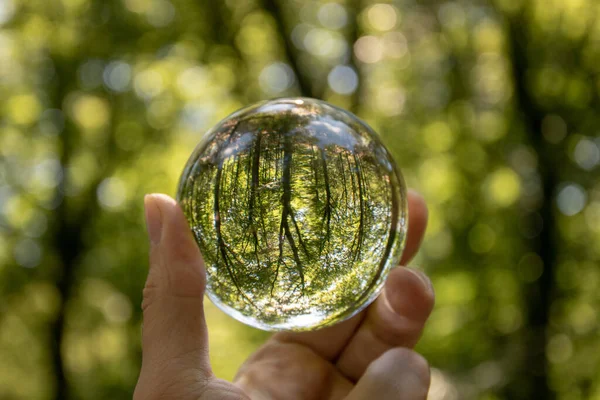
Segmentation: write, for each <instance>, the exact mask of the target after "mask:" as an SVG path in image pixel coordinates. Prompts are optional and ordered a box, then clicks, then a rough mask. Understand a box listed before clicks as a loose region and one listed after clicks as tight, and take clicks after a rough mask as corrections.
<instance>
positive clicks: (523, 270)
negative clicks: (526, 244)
mask: <svg viewBox="0 0 600 400" xmlns="http://www.w3.org/2000/svg"><path fill="white" fill-rule="evenodd" d="M518 271H519V276H520V277H521V279H522V280H523V282H527V283H531V282H535V281H537V280H538V279H539V278H540V277H541V276H542V273H543V272H544V262H543V261H542V259H541V258H540V256H538V255H537V254H535V253H527V254H525V255H524V256H523V257H522V258H521V260H520V261H519V265H518Z"/></svg>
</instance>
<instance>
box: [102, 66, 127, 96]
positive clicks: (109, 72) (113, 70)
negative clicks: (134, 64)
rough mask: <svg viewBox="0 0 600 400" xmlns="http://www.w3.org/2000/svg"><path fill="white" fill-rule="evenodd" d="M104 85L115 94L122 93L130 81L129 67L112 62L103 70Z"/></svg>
mask: <svg viewBox="0 0 600 400" xmlns="http://www.w3.org/2000/svg"><path fill="white" fill-rule="evenodd" d="M102 77H103V79H104V84H105V85H106V86H107V87H108V88H109V89H111V90H113V91H115V92H124V91H126V90H127V89H128V88H129V83H130V81H131V67H130V66H129V64H127V63H126V62H123V61H113V62H111V63H109V64H108V65H107V66H106V68H104V73H103V74H102Z"/></svg>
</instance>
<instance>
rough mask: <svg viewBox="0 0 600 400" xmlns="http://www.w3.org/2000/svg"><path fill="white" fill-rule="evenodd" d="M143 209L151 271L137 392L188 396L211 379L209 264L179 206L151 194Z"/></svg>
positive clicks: (147, 287) (144, 309) (145, 298)
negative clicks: (176, 390) (176, 388)
mask: <svg viewBox="0 0 600 400" xmlns="http://www.w3.org/2000/svg"><path fill="white" fill-rule="evenodd" d="M144 206H145V213H146V224H147V227H148V236H149V238H150V270H149V273H148V279H147V281H146V286H145V288H144V295H143V302H142V309H143V317H144V324H143V329H142V331H143V332H142V348H143V349H142V371H141V374H140V380H139V383H138V389H140V387H142V388H143V387H152V391H153V392H154V393H153V394H154V396H155V395H156V394H157V393H156V391H157V390H158V391H159V392H160V388H157V385H158V386H160V385H161V382H164V384H165V386H167V388H168V390H172V389H173V387H172V386H173V383H174V382H178V383H180V384H181V385H185V386H186V387H187V388H188V390H189V389H190V388H191V387H199V389H200V388H201V387H202V386H204V385H206V384H207V383H208V381H209V380H210V379H211V377H212V371H211V368H210V364H209V359H208V336H207V329H206V321H205V319H204V308H203V297H204V287H205V283H206V272H205V269H204V263H203V261H202V257H201V255H200V250H199V249H198V246H197V244H196V242H195V240H194V238H193V236H192V234H191V231H190V228H189V226H188V223H187V220H186V218H185V216H184V214H183V212H182V211H181V208H180V207H179V206H178V205H177V203H176V202H175V200H173V199H172V198H170V197H168V196H166V195H161V194H152V195H148V196H146V197H145V199H144ZM198 385H199V386H198ZM137 391H138V390H136V392H137ZM140 396H141V397H140V398H150V397H144V396H143V395H141V394H140ZM161 398H162V397H161Z"/></svg>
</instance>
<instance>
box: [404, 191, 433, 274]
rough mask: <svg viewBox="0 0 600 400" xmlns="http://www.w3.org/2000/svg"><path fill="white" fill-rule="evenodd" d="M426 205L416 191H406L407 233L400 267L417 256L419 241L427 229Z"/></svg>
mask: <svg viewBox="0 0 600 400" xmlns="http://www.w3.org/2000/svg"><path fill="white" fill-rule="evenodd" d="M428 215H429V213H428V211H427V205H426V204H425V200H424V199H423V197H422V196H421V195H420V194H419V193H418V192H416V191H414V190H412V189H410V190H409V191H408V218H409V219H408V233H407V235H406V245H405V247H404V253H402V259H401V260H400V265H407V264H408V263H409V262H410V260H412V258H413V257H414V256H415V254H417V251H418V250H419V247H420V246H421V241H422V240H423V236H424V235H425V228H427V217H428Z"/></svg>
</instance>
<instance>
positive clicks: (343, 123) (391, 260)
mask: <svg viewBox="0 0 600 400" xmlns="http://www.w3.org/2000/svg"><path fill="white" fill-rule="evenodd" d="M178 200H179V202H180V204H181V206H182V208H183V210H184V213H185V214H186V216H187V218H188V220H189V222H190V226H191V228H192V231H193V233H194V236H195V238H196V241H197V243H198V245H199V247H200V249H201V251H202V254H203V256H204V260H205V263H206V269H207V278H208V283H207V294H208V296H209V298H210V299H211V300H212V301H213V302H214V303H215V304H216V305H217V306H218V307H219V308H221V309H222V310H223V311H225V312H226V313H227V314H229V315H230V316H232V317H234V318H236V319H238V320H240V321H242V322H244V323H246V324H248V325H251V326H254V327H256V328H260V329H265V330H310V329H317V328H321V327H324V326H328V325H332V324H334V323H337V322H340V321H342V320H344V319H347V318H349V317H351V316H352V315H354V314H356V313H357V312H359V311H360V310H362V309H363V308H364V307H366V306H367V305H368V304H369V303H370V302H371V301H373V300H374V298H375V297H376V296H377V294H378V293H379V291H380V290H381V287H382V285H383V283H384V280H385V277H386V276H387V273H388V272H389V270H390V268H392V267H393V266H395V265H396V264H397V263H398V262H399V259H400V255H401V252H402V249H403V246H404V238H405V234H406V227H407V218H406V212H407V210H406V191H405V186H404V182H403V179H402V177H401V175H400V173H399V171H398V169H397V167H396V166H395V163H394V161H393V160H392V158H391V156H390V154H389V153H388V151H387V150H386V149H385V147H384V146H383V145H382V144H381V142H380V141H379V139H378V138H377V136H376V134H375V133H374V132H373V131H372V130H371V129H370V128H369V127H368V126H366V124H364V123H363V122H362V121H360V120H359V119H358V118H357V117H355V116H354V115H352V114H350V113H348V112H346V111H344V110H341V109H339V108H337V107H334V106H332V105H329V104H327V103H325V102H322V101H318V100H313V99H306V98H292V99H279V100H271V101H265V102H260V103H257V104H255V105H252V106H250V107H247V108H244V109H242V110H240V111H238V112H236V113H234V114H232V115H230V116H229V117H227V118H226V119H224V120H223V121H221V122H220V123H219V124H218V125H217V126H216V127H214V128H213V129H212V130H211V131H209V132H208V133H207V134H206V135H205V136H204V138H203V139H202V141H201V142H200V144H199V145H198V146H197V148H196V149H195V150H194V152H193V154H192V156H191V157H190V159H189V161H188V163H187V165H186V167H185V170H184V172H183V174H182V176H181V180H180V184H179V189H178Z"/></svg>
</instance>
